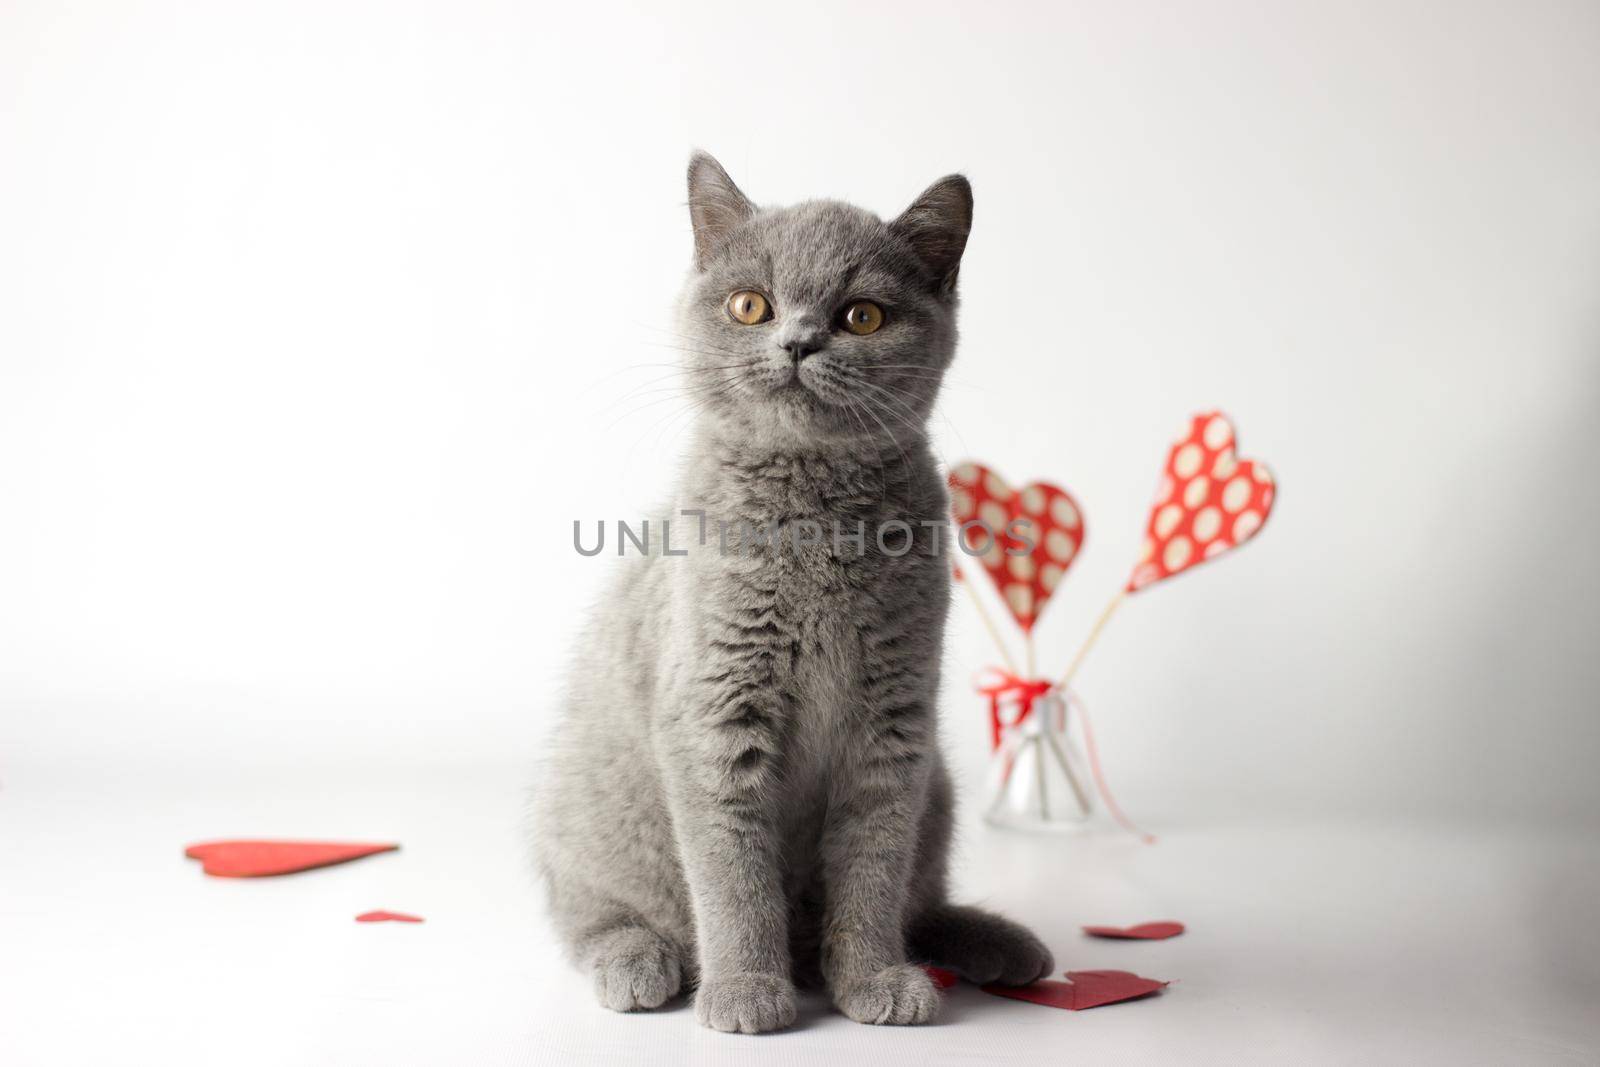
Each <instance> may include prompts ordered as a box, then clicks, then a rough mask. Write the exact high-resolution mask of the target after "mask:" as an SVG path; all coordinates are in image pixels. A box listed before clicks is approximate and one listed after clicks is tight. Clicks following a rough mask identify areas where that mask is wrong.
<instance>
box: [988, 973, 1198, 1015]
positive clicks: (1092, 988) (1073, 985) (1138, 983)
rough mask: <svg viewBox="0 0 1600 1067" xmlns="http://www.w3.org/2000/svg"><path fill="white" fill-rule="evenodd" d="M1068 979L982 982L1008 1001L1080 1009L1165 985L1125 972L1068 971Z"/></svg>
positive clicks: (1135, 995)
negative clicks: (1028, 982)
mask: <svg viewBox="0 0 1600 1067" xmlns="http://www.w3.org/2000/svg"><path fill="white" fill-rule="evenodd" d="M1067 977H1068V978H1069V979H1071V981H1068V982H1057V981H1055V980H1053V979H1050V978H1042V979H1040V980H1039V981H1037V982H1034V983H1033V984H1032V985H1024V986H1003V985H986V986H984V987H983V991H984V992H985V993H992V994H994V995H995V996H997V997H1010V998H1011V999H1012V1000H1026V1001H1027V1002H1028V1003H1030V1004H1043V1005H1045V1006H1046V1007H1049V1008H1066V1009H1067V1010H1068V1011H1083V1010H1084V1009H1085V1008H1098V1007H1100V1006H1101V1005H1102V1004H1115V1003H1117V1002H1118V1001H1122V1000H1134V999H1136V998H1138V997H1145V996H1149V995H1150V994H1151V993H1156V992H1159V991H1161V990H1163V989H1165V988H1166V987H1167V983H1166V982H1162V981H1160V980H1158V979H1155V978H1141V977H1139V976H1138V975H1136V974H1133V973H1131V972H1128V971H1068V972H1067Z"/></svg>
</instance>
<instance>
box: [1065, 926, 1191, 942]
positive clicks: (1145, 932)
mask: <svg viewBox="0 0 1600 1067" xmlns="http://www.w3.org/2000/svg"><path fill="white" fill-rule="evenodd" d="M1083 932H1084V933H1086V934H1089V935H1091V936H1093V937H1117V938H1125V939H1128V940H1133V941H1162V940H1165V939H1166V938H1169V937H1177V936H1178V935H1179V934H1181V933H1183V924H1182V923H1175V922H1158V923H1140V924H1139V925H1138V926H1085V927H1084V928H1083Z"/></svg>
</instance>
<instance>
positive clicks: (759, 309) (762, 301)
mask: <svg viewBox="0 0 1600 1067" xmlns="http://www.w3.org/2000/svg"><path fill="white" fill-rule="evenodd" d="M728 314H729V315H732V316H733V321H734V322H742V323H744V324H745V325H746V326H754V325H755V324H756V323H758V322H766V321H767V320H768V319H770V318H772V306H771V305H770V304H768V303H767V298H766V297H764V296H762V295H761V294H760V293H758V292H756V291H755V290H753V289H741V290H739V291H738V292H737V293H734V294H733V295H732V296H730V297H728Z"/></svg>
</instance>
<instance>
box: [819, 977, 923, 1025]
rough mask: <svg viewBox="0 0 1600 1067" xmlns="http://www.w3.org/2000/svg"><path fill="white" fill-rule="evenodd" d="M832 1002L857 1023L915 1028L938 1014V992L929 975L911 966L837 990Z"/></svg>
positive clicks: (851, 983) (846, 985) (849, 984)
mask: <svg viewBox="0 0 1600 1067" xmlns="http://www.w3.org/2000/svg"><path fill="white" fill-rule="evenodd" d="M833 1002H834V1003H835V1004H837V1005H838V1006H839V1010H840V1011H842V1012H844V1013H845V1014H846V1015H848V1016H849V1017H850V1018H852V1019H854V1020H855V1021H856V1022H858V1023H874V1024H878V1025H885V1024H886V1025H890V1026H915V1025H917V1024H918V1023H925V1022H927V1021H928V1020H930V1019H932V1018H933V1017H934V1016H935V1015H937V1014H939V990H938V988H937V987H936V986H935V985H934V984H933V979H932V978H929V977H928V972H926V971H924V970H923V969H922V968H921V967H918V966H916V965H914V964H910V963H899V964H895V965H894V966H893V967H885V968H884V969H883V970H881V971H879V972H878V973H877V974H875V975H872V976H871V977H869V978H864V979H861V980H860V981H856V982H849V983H847V984H845V985H844V986H842V987H841V988H839V989H836V990H834V994H833Z"/></svg>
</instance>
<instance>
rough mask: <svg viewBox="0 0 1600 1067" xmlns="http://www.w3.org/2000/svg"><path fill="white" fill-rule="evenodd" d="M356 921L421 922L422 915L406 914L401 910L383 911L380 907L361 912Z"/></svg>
mask: <svg viewBox="0 0 1600 1067" xmlns="http://www.w3.org/2000/svg"><path fill="white" fill-rule="evenodd" d="M356 922H358V923H390V922H394V923H419V922H422V916H420V915H407V914H406V913H405V912H403V911H383V910H381V909H380V910H378V911H364V912H362V913H361V914H360V915H357V916H356Z"/></svg>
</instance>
